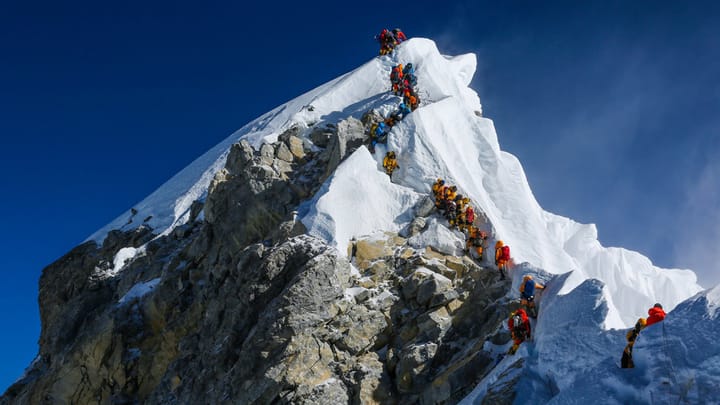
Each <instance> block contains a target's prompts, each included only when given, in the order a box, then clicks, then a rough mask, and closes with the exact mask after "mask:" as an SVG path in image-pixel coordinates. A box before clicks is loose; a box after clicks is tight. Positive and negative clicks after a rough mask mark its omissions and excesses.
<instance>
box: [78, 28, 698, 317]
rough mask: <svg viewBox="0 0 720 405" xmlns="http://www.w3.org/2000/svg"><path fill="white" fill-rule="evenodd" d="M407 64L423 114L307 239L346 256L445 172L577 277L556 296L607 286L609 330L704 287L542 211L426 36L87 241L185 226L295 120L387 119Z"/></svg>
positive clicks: (360, 171)
mask: <svg viewBox="0 0 720 405" xmlns="http://www.w3.org/2000/svg"><path fill="white" fill-rule="evenodd" d="M408 62H411V63H413V65H414V66H415V70H416V75H417V77H418V86H417V88H418V90H419V94H420V98H421V106H420V108H419V109H417V110H416V111H414V112H413V113H411V114H409V115H408V116H407V117H406V118H405V119H404V120H403V121H402V122H400V123H399V124H397V125H396V126H395V127H393V129H392V131H391V132H390V135H389V137H388V144H387V146H380V147H378V148H377V151H376V153H375V155H374V156H372V155H370V154H369V152H368V151H367V149H365V148H360V149H359V150H357V151H356V152H355V154H354V155H353V156H351V157H350V158H348V159H347V160H346V161H345V162H343V163H342V164H341V165H340V167H339V168H338V169H337V171H336V173H335V174H334V175H333V176H332V177H331V178H330V179H328V181H327V183H326V184H325V185H324V186H323V187H322V189H321V190H320V192H319V193H318V194H317V195H316V196H315V197H314V198H313V199H312V201H310V202H308V203H306V204H305V205H304V206H303V207H302V209H301V212H300V220H301V221H302V222H303V223H304V224H305V225H306V226H307V227H308V229H309V232H310V233H311V234H314V235H317V236H320V237H322V238H324V239H326V240H327V241H329V242H330V243H332V244H333V245H335V246H337V247H338V249H339V250H340V252H341V253H342V254H345V252H346V249H345V248H346V246H347V244H348V241H349V240H350V238H352V237H353V236H360V235H362V234H368V233H373V232H376V231H384V230H387V231H395V230H397V229H399V228H400V227H402V226H403V225H405V224H406V223H407V221H409V220H410V219H411V216H412V212H411V206H412V204H413V203H414V202H415V201H416V200H417V198H418V196H419V195H422V194H427V193H429V191H430V185H431V184H432V182H433V181H434V180H435V179H436V178H438V177H441V178H444V179H446V181H447V182H448V183H450V184H455V185H457V186H458V189H459V192H460V193H461V194H464V195H466V196H468V197H470V198H471V200H472V204H473V206H475V207H476V208H478V211H481V212H482V213H483V214H484V215H485V217H486V218H487V220H488V221H489V222H488V225H487V226H488V227H489V229H491V230H492V231H493V235H492V236H493V241H492V243H494V241H495V240H497V239H502V240H504V241H505V243H506V244H508V245H510V246H511V249H512V253H513V257H514V260H515V262H516V263H521V262H527V263H529V264H531V265H532V266H534V267H536V268H540V269H544V270H545V271H547V272H550V273H554V274H561V273H565V272H568V271H571V270H574V271H573V272H572V273H571V274H570V275H569V276H568V277H566V278H564V283H563V285H562V286H561V288H559V289H558V293H560V294H567V293H569V292H570V291H571V290H572V289H573V288H575V287H577V286H578V285H580V284H581V283H583V282H584V281H585V280H587V279H588V278H596V279H599V280H602V282H603V283H604V289H603V297H605V298H606V299H607V301H608V302H607V308H608V310H607V311H606V312H604V313H605V317H606V318H605V321H604V323H603V326H604V327H605V328H612V327H622V326H628V325H631V324H633V323H634V322H635V320H636V319H637V317H638V316H641V315H643V314H644V313H645V311H646V309H647V308H648V307H649V306H651V305H652V304H654V303H655V302H662V303H663V305H664V306H665V307H666V308H667V309H672V308H673V307H674V306H675V305H677V304H678V303H679V302H680V301H681V300H683V299H685V298H687V297H690V296H692V295H693V294H695V293H697V292H698V291H700V286H698V285H697V283H696V278H695V275H694V273H692V272H690V271H687V270H662V269H659V268H657V267H655V266H653V265H652V263H651V262H650V261H649V260H648V259H647V258H645V257H644V256H642V255H640V254H638V253H635V252H630V251H627V250H624V249H608V248H604V247H602V246H601V245H600V243H599V242H598V240H597V230H596V228H595V226H594V225H584V224H579V223H577V222H574V221H572V220H570V219H568V218H564V217H561V216H558V215H555V214H552V213H549V212H547V211H544V210H543V209H542V208H541V207H540V206H539V204H538V203H537V201H536V200H535V198H534V196H533V193H532V191H531V190H530V187H529V185H528V182H527V179H526V177H525V174H524V171H523V169H522V166H521V164H520V162H519V161H518V160H517V159H516V158H515V157H514V156H513V155H511V154H509V153H507V152H503V151H501V150H500V145H499V143H498V138H497V134H496V132H495V128H494V126H493V123H492V121H490V120H489V119H486V118H482V117H481V116H480V115H481V111H482V106H481V104H480V99H479V97H478V95H477V94H476V93H475V92H474V91H473V90H472V89H470V88H469V87H468V85H469V83H470V81H471V79H472V76H473V74H474V72H475V68H476V58H475V56H474V55H472V54H468V55H461V56H456V57H447V56H444V55H441V54H440V52H439V51H438V49H437V47H436V45H435V43H434V42H432V41H430V40H428V39H422V38H414V39H411V40H409V41H407V42H405V43H403V44H401V45H400V46H399V47H398V48H397V49H396V51H395V52H394V53H393V54H392V55H389V56H384V57H376V58H373V59H372V60H370V61H369V62H367V63H365V64H364V65H362V66H361V67H359V68H358V69H355V70H354V71H352V72H349V73H347V74H345V75H343V76H341V77H339V78H337V79H335V80H333V81H330V82H328V83H326V84H324V85H322V86H320V87H318V88H317V89H315V90H312V91H310V92H308V93H306V94H304V95H302V96H300V97H298V98H296V99H294V100H292V101H290V102H288V103H286V104H283V105H281V106H280V107H277V108H276V109H274V110H272V111H270V112H269V113H267V114H264V115H263V116H261V117H259V118H258V119H256V120H254V121H252V122H250V123H249V124H247V125H245V126H244V127H242V128H241V129H240V130H238V131H237V132H235V133H234V134H232V135H231V136H230V137H228V138H227V139H225V140H224V141H223V142H221V143H220V144H218V145H217V146H216V147H214V148H213V149H212V150H210V151H209V152H207V153H206V154H205V155H203V156H201V157H200V158H198V159H197V160H196V161H195V162H193V163H192V164H191V165H190V166H188V167H187V168H185V169H184V170H183V171H181V172H180V173H178V174H177V175H176V176H175V177H173V178H172V179H170V180H169V181H168V182H167V183H165V184H164V185H163V186H162V187H160V188H159V189H158V190H157V191H155V192H154V193H153V194H151V195H150V196H149V197H148V198H146V199H145V200H143V201H142V202H140V203H139V204H138V205H136V206H135V207H134V208H135V209H136V210H137V213H136V214H134V215H131V214H130V213H128V214H127V215H123V216H121V217H119V218H117V219H116V220H115V221H113V222H112V223H110V224H108V225H107V226H106V227H104V228H103V229H101V230H99V231H98V232H96V233H95V234H94V235H92V236H91V237H90V239H92V240H95V241H98V242H100V241H102V240H103V239H104V237H105V235H106V234H107V232H108V231H109V230H111V229H117V228H120V229H128V228H134V227H137V226H139V225H140V224H141V223H142V222H143V221H144V220H146V219H147V222H148V223H149V225H150V226H152V227H153V228H154V229H155V231H156V232H161V233H167V232H169V231H171V230H172V229H173V228H174V227H175V226H177V225H179V224H182V223H184V222H186V221H187V220H188V216H189V209H190V205H191V204H192V202H193V201H195V200H203V199H204V198H205V196H206V194H207V188H208V185H209V183H210V180H211V179H212V177H213V176H214V175H215V173H216V172H217V171H218V170H220V169H221V168H222V166H223V165H224V163H225V160H226V156H227V153H228V150H229V148H230V146H231V145H232V144H233V143H235V142H237V141H238V140H239V139H241V138H244V139H247V140H248V141H249V142H251V143H252V144H253V145H254V146H256V147H259V146H260V145H261V144H262V143H263V142H273V141H275V140H276V138H277V136H278V135H279V134H280V133H282V132H283V131H284V130H286V129H288V128H289V127H291V126H293V125H300V126H301V127H310V126H312V125H313V124H315V123H318V122H337V121H339V120H341V119H344V118H347V117H349V116H353V117H356V118H359V117H360V116H361V115H362V114H363V113H364V112H366V111H367V110H369V109H373V108H374V109H376V110H377V111H379V112H381V113H384V114H388V113H389V112H390V111H393V110H394V109H395V108H396V107H397V105H398V104H399V102H400V99H399V98H397V97H394V96H392V95H390V94H388V90H389V87H390V83H389V73H390V70H391V68H392V66H394V65H395V64H397V63H403V64H407V63H408ZM310 106H312V108H310ZM388 149H389V150H394V151H395V152H396V153H397V155H398V162H399V165H400V168H399V169H398V170H397V171H396V172H395V173H394V174H393V181H392V183H391V182H389V180H388V178H387V176H386V175H385V174H384V173H382V169H381V165H380V162H381V160H382V156H383V155H384V152H385V151H386V150H388ZM373 158H374V161H373ZM454 243H455V242H453V241H448V245H453V244H454Z"/></svg>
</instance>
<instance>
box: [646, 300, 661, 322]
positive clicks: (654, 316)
mask: <svg viewBox="0 0 720 405" xmlns="http://www.w3.org/2000/svg"><path fill="white" fill-rule="evenodd" d="M648 315H650V316H648V318H647V323H646V324H645V326H650V325H652V324H654V323H658V322H660V321H662V320H663V319H665V311H664V310H663V307H662V305H660V304H655V305H653V307H652V308H650V309H648Z"/></svg>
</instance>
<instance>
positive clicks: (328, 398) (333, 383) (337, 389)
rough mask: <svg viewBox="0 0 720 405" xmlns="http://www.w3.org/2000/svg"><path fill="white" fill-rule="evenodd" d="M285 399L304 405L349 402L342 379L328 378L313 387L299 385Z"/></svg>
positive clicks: (332, 404)
mask: <svg viewBox="0 0 720 405" xmlns="http://www.w3.org/2000/svg"><path fill="white" fill-rule="evenodd" d="M286 399H287V400H292V403H298V404H304V405H336V404H347V403H350V397H349V396H348V390H347V387H345V384H343V382H342V381H340V380H338V379H335V378H330V379H328V380H326V381H324V382H322V383H321V384H319V385H316V386H314V387H308V386H301V387H298V389H297V390H296V391H295V392H294V393H292V395H289V396H288V397H287V398H286Z"/></svg>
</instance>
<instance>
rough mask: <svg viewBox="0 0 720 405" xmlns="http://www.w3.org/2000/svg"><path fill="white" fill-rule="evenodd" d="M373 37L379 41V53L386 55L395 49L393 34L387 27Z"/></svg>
mask: <svg viewBox="0 0 720 405" xmlns="http://www.w3.org/2000/svg"><path fill="white" fill-rule="evenodd" d="M375 39H376V40H377V41H378V42H379V43H380V55H387V54H388V53H390V52H392V51H393V49H395V36H394V35H393V33H392V32H391V31H389V30H388V29H387V28H384V29H383V30H382V31H381V32H380V34H379V35H376V36H375Z"/></svg>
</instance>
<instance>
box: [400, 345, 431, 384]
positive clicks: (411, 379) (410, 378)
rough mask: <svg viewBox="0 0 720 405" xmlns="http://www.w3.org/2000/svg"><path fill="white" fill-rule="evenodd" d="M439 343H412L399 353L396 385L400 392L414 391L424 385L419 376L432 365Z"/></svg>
mask: <svg viewBox="0 0 720 405" xmlns="http://www.w3.org/2000/svg"><path fill="white" fill-rule="evenodd" d="M437 349H438V345H437V344H435V343H432V342H430V343H424V344H418V345H411V346H410V347H408V348H406V349H403V350H402V352H400V354H399V361H398V363H397V366H396V369H395V379H396V385H397V388H398V390H399V391H400V392H406V393H407V392H412V391H414V390H415V389H417V387H420V386H422V384H423V383H424V381H423V379H420V378H418V377H419V376H420V375H421V374H422V373H423V372H424V371H425V370H426V369H427V368H428V367H429V365H430V362H431V361H432V359H433V357H435V353H437Z"/></svg>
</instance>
